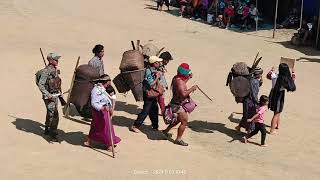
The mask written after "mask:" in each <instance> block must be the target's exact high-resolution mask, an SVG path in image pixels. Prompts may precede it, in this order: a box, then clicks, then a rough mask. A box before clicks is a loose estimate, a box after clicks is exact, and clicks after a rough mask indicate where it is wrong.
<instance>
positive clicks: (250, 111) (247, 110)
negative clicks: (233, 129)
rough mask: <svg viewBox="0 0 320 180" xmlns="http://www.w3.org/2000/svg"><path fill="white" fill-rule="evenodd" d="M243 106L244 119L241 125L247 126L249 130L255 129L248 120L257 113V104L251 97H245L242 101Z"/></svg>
mask: <svg viewBox="0 0 320 180" xmlns="http://www.w3.org/2000/svg"><path fill="white" fill-rule="evenodd" d="M242 108H243V109H242V110H243V112H242V119H241V121H240V123H239V126H240V127H242V128H245V129H246V130H247V131H249V130H251V131H253V129H251V127H252V126H250V123H248V122H247V120H248V119H250V118H252V117H253V116H254V115H255V114H256V106H255V104H254V102H253V101H252V100H251V99H250V98H249V97H244V98H243V101H242Z"/></svg>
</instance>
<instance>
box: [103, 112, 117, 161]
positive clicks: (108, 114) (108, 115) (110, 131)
mask: <svg viewBox="0 0 320 180" xmlns="http://www.w3.org/2000/svg"><path fill="white" fill-rule="evenodd" d="M103 113H107V117H108V123H109V135H110V140H111V148H112V157H113V158H115V153H114V144H113V134H112V128H111V126H112V124H111V117H110V113H109V111H105V112H103Z"/></svg>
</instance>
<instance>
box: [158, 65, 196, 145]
mask: <svg viewBox="0 0 320 180" xmlns="http://www.w3.org/2000/svg"><path fill="white" fill-rule="evenodd" d="M191 78H192V73H191V69H190V68H189V65H188V64H186V63H182V64H181V65H180V66H179V67H178V70H177V75H176V76H175V77H174V78H173V79H172V84H171V87H172V93H173V97H172V99H171V102H170V104H169V106H170V107H171V108H172V112H173V113H175V114H177V119H176V121H174V122H172V123H171V124H170V125H169V126H168V127H167V128H166V129H165V130H163V131H162V133H163V134H164V135H165V136H166V137H167V138H168V139H169V138H171V137H172V134H170V133H169V131H170V130H171V129H172V128H173V127H175V126H176V125H178V124H179V123H181V124H180V126H179V128H178V134H177V138H176V140H175V141H174V143H175V144H177V145H181V146H188V143H186V142H184V141H183V140H182V135H183V133H184V131H185V129H186V126H187V123H188V113H191V112H192V111H193V110H194V108H195V107H196V104H195V102H194V101H192V99H191V98H190V94H191V93H192V92H194V91H195V90H196V89H197V88H198V86H197V85H194V86H192V87H191V88H189V89H188V87H187V82H188V81H189V79H191Z"/></svg>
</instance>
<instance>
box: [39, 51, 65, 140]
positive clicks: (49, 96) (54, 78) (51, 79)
mask: <svg viewBox="0 0 320 180" xmlns="http://www.w3.org/2000/svg"><path fill="white" fill-rule="evenodd" d="M60 57H61V56H60V55H58V54H56V53H50V54H48V56H47V60H48V61H49V65H47V66H46V67H45V68H44V69H42V70H40V71H38V73H37V74H36V78H37V85H38V87H39V90H40V91H41V93H42V98H43V100H44V103H45V106H46V109H47V115H46V122H45V131H44V134H45V135H50V137H51V140H52V141H58V140H57V135H58V133H57V132H56V131H57V128H58V123H59V113H58V96H59V95H61V79H60V77H59V75H58V72H57V66H58V61H59V59H60Z"/></svg>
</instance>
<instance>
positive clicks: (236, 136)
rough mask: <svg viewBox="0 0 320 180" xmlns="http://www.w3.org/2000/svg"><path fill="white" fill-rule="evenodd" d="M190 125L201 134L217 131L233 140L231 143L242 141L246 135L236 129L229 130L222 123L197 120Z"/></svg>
mask: <svg viewBox="0 0 320 180" xmlns="http://www.w3.org/2000/svg"><path fill="white" fill-rule="evenodd" d="M188 125H189V128H190V129H191V130H193V131H195V132H199V133H214V132H215V131H218V132H220V133H223V134H225V135H227V136H229V137H231V138H232V140H230V141H229V142H233V141H241V139H242V137H243V136H244V135H246V134H245V133H243V132H238V131H236V130H234V129H229V128H227V127H226V125H225V124H221V123H214V122H207V121H201V120H195V121H191V122H189V124H188Z"/></svg>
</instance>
